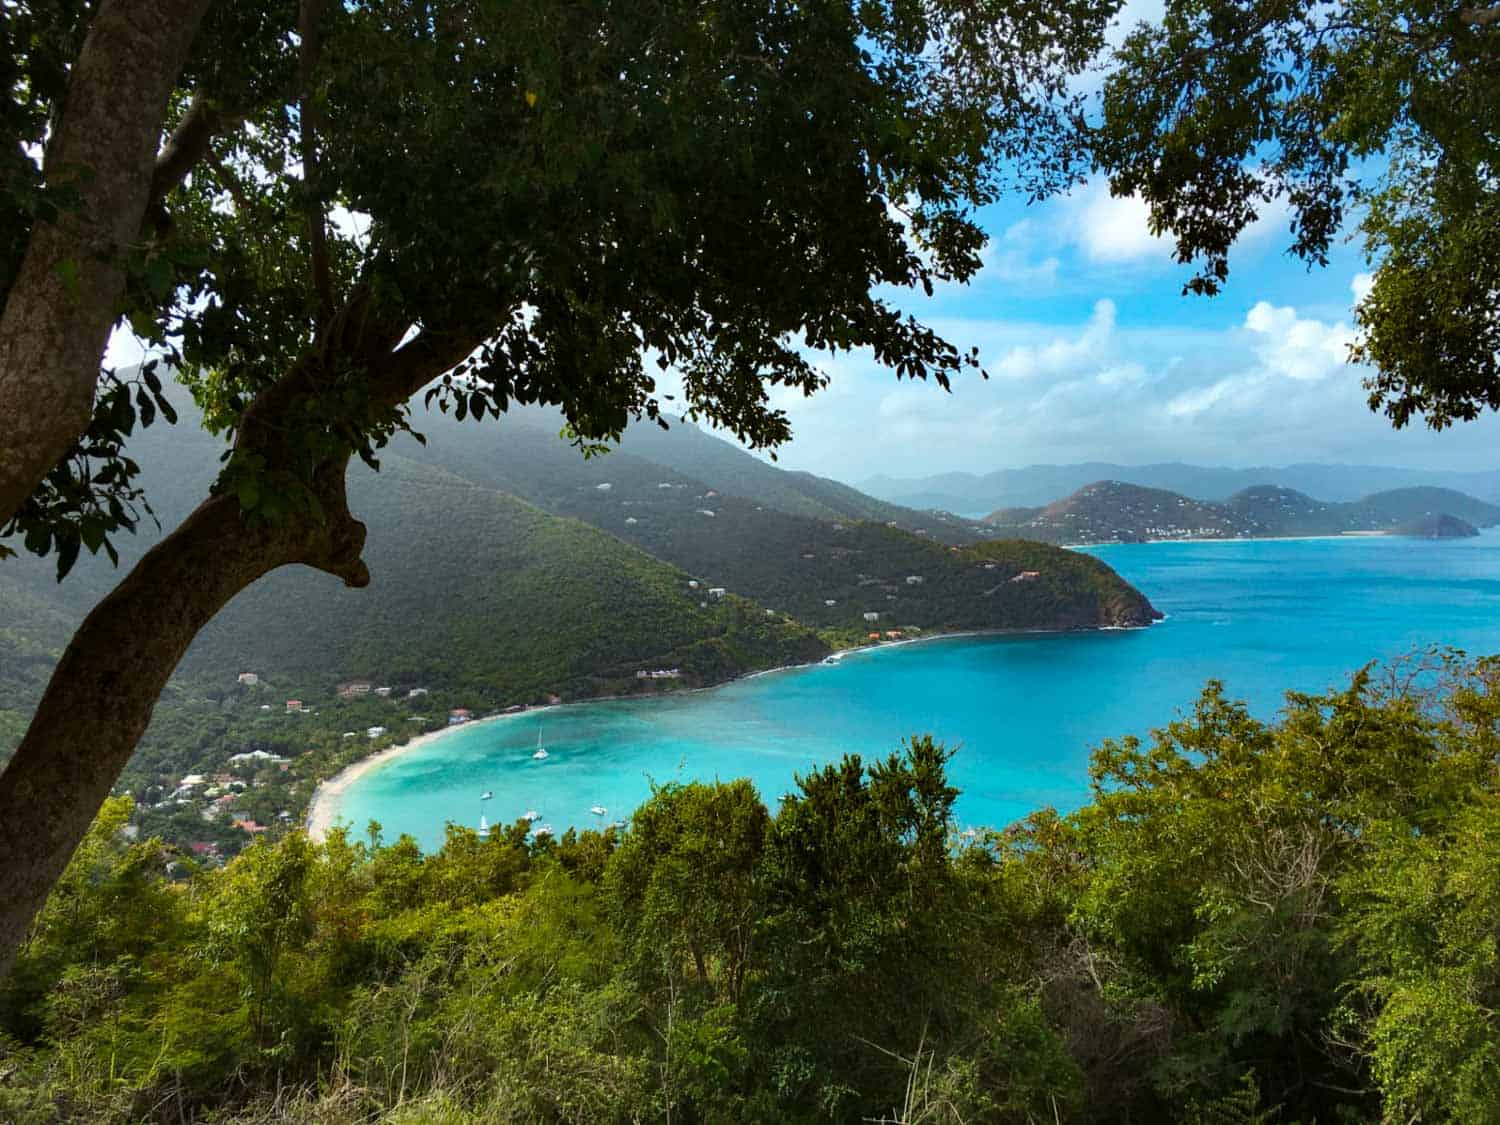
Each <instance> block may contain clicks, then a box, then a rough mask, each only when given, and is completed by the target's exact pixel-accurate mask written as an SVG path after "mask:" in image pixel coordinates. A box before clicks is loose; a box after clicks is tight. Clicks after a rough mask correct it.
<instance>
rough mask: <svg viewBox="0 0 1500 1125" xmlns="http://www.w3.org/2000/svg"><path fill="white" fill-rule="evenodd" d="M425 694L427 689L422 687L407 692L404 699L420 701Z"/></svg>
mask: <svg viewBox="0 0 1500 1125" xmlns="http://www.w3.org/2000/svg"><path fill="white" fill-rule="evenodd" d="M426 694H427V689H426V688H424V687H414V688H412V689H411V691H409V692H407V693H406V698H407V699H421V698H422V697H423V696H425V695H426Z"/></svg>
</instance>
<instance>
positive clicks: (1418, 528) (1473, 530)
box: [1390, 514, 1479, 539]
mask: <svg viewBox="0 0 1500 1125" xmlns="http://www.w3.org/2000/svg"><path fill="white" fill-rule="evenodd" d="M1390 534H1391V535H1402V536H1405V537H1407V538H1409V539H1472V538H1474V537H1475V536H1476V535H1478V534H1479V529H1478V528H1477V527H1475V526H1474V525H1473V524H1472V523H1470V522H1469V521H1468V520H1461V519H1459V518H1458V517H1457V516H1449V515H1443V514H1439V515H1430V516H1419V517H1418V518H1417V519H1414V520H1407V521H1406V522H1405V523H1402V524H1398V525H1397V526H1396V527H1395V528H1393V529H1392V530H1391V532H1390Z"/></svg>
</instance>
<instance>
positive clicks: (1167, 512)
mask: <svg viewBox="0 0 1500 1125" xmlns="http://www.w3.org/2000/svg"><path fill="white" fill-rule="evenodd" d="M982 522H983V524H985V525H986V526H988V527H989V528H991V529H992V531H993V532H994V533H995V534H997V535H1006V536H1016V537H1020V538H1027V539H1036V540H1039V541H1041V542H1045V543H1059V544H1090V543H1147V542H1157V541H1162V540H1174V539H1176V540H1182V539H1281V538H1295V537H1300V536H1322V535H1351V534H1365V535H1369V534H1385V535H1407V536H1416V537H1420V538H1427V539H1449V538H1458V537H1463V536H1466V535H1477V534H1478V528H1481V527H1493V526H1495V525H1497V524H1500V507H1497V506H1496V505H1494V504H1489V503H1486V502H1485V501H1483V500H1478V499H1475V498H1474V497H1472V496H1467V495H1465V494H1464V493H1462V492H1456V491H1454V490H1452V489H1447V488H1427V487H1422V488H1398V489H1391V490H1389V491H1386V492H1377V493H1374V494H1372V495H1369V496H1366V497H1364V498H1363V499H1361V500H1355V501H1347V502H1333V501H1321V500H1315V499H1313V498H1312V497H1311V496H1308V495H1307V494H1306V493H1303V492H1298V491H1296V490H1295V489H1290V488H1281V487H1277V486H1275V485H1257V486H1254V487H1251V488H1246V489H1243V490H1241V491H1239V492H1237V493H1235V494H1234V495H1233V496H1231V497H1229V499H1227V500H1225V501H1222V502H1212V501H1205V500H1195V499H1193V498H1191V497H1189V496H1184V495H1182V494H1181V493H1177V492H1169V491H1167V490H1166V489H1159V488H1145V487H1142V486H1140V485H1135V484H1126V483H1124V482H1123V481H1116V480H1107V481H1098V482H1096V483H1094V484H1089V485H1085V486H1084V487H1083V488H1080V489H1079V490H1078V491H1076V492H1074V493H1073V494H1072V495H1070V496H1066V497H1064V498H1063V499H1061V500H1058V501H1055V502H1054V503H1051V504H1048V505H1046V506H1045V507H1041V508H1002V509H1000V510H998V511H994V512H991V513H990V514H989V515H988V516H986V517H985V518H984V520H983V521H982Z"/></svg>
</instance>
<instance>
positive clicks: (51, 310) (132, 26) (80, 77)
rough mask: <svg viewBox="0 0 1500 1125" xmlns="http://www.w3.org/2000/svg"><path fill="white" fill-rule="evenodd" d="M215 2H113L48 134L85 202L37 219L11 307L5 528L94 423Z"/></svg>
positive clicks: (0, 490) (2, 432)
mask: <svg viewBox="0 0 1500 1125" xmlns="http://www.w3.org/2000/svg"><path fill="white" fill-rule="evenodd" d="M207 9H208V0H104V3H103V4H102V5H101V6H100V8H99V13H98V15H96V16H95V17H94V20H93V23H92V24H91V25H90V27H89V32H88V37H87V38H86V39H85V40H84V44H83V49H82V50H81V51H80V52H79V55H78V61H77V62H76V63H75V65H74V67H73V73H72V76H71V78H70V79H69V83H68V95H67V100H66V103H65V105H64V106H63V111H62V115H61V118H60V120H59V122H58V125H57V130H56V132H55V133H54V134H53V136H52V137H51V139H50V140H49V141H48V142H47V150H46V158H45V173H46V178H47V182H48V184H49V185H53V186H57V185H62V184H71V185H73V186H74V187H76V189H77V191H78V193H79V202H80V204H81V206H80V207H79V208H78V209H77V210H68V211H65V212H63V213H62V214H60V215H59V217H58V220H57V222H56V223H43V222H38V223H37V224H36V225H35V226H34V227H33V228H32V232H31V238H30V241H29V242H28V244H27V247H26V254H25V256H24V257H23V259H22V261H21V267H20V269H19V271H18V272H17V275H16V278H15V281H14V283H13V284H12V285H11V288H10V291H9V293H8V294H6V297H5V309H4V312H3V313H0V525H3V524H4V523H6V522H7V521H8V520H9V519H10V518H11V517H12V516H13V515H15V513H16V511H17V510H18V509H19V508H20V506H21V504H22V503H23V502H24V501H25V499H26V497H27V496H29V495H30V494H31V492H32V490H33V489H35V488H36V486H37V485H38V484H39V483H40V482H41V480H42V478H43V477H45V476H46V475H47V472H48V470H50V469H51V468H52V467H53V466H54V465H56V464H57V462H58V461H59V460H61V458H62V457H63V456H64V455H65V454H66V453H67V451H68V450H69V448H71V446H72V445H73V443H74V442H75V441H76V440H77V439H78V438H79V437H80V436H81V435H82V434H83V432H84V431H85V430H86V429H87V428H88V425H89V418H90V415H91V413H92V410H93V403H94V387H95V384H96V382H97V380H98V376H99V361H100V358H101V357H102V356H103V354H104V348H105V344H106V343H107V342H108V339H109V331H110V328H111V326H112V325H113V324H114V322H115V319H116V316H117V315H118V306H119V301H120V297H121V295H122V294H123V292H124V288H125V270H124V257H125V254H126V252H127V250H128V248H129V246H130V244H131V243H132V242H133V241H135V240H136V239H137V238H138V236H139V234H140V230H141V222H142V219H143V218H144V216H145V212H146V204H147V201H148V199H149V197H150V192H151V184H152V176H153V173H154V172H155V169H156V153H157V145H158V143H159V141H160V139H161V131H162V125H163V122H164V121H165V119H166V111H167V99H168V98H169V97H170V96H171V93H172V89H173V88H174V87H175V86H176V84H177V78H178V75H179V74H180V73H181V72H182V68H183V66H184V65H185V64H186V63H187V60H188V55H189V52H190V50H191V48H192V42H193V37H194V35H195V34H196V33H197V30H198V25H199V24H200V23H201V22H202V20H203V15H204V13H205V12H206V11H207Z"/></svg>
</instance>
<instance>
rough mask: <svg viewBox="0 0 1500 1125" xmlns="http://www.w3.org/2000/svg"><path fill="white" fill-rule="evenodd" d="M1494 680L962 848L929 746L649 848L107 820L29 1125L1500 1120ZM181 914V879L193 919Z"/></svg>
mask: <svg viewBox="0 0 1500 1125" xmlns="http://www.w3.org/2000/svg"><path fill="white" fill-rule="evenodd" d="M1497 674H1500V669H1497V668H1496V666H1495V663H1494V662H1493V661H1484V662H1479V663H1477V664H1466V663H1463V662H1461V661H1458V660H1453V659H1449V660H1444V661H1440V662H1437V663H1435V664H1428V665H1426V666H1423V667H1419V668H1415V669H1413V668H1409V667H1404V668H1396V669H1391V670H1389V671H1388V672H1387V673H1381V672H1378V671H1376V670H1374V669H1367V670H1366V671H1364V672H1361V673H1360V674H1358V675H1357V676H1356V677H1355V678H1354V679H1353V681H1352V682H1351V683H1350V684H1349V686H1348V687H1347V688H1346V689H1344V690H1341V691H1336V692H1331V693H1329V694H1326V695H1321V696H1306V695H1291V696H1289V697H1288V699H1287V706H1286V709H1285V712H1284V714H1283V716H1282V718H1281V719H1280V720H1279V721H1278V722H1277V723H1276V724H1274V725H1269V726H1268V725H1265V724H1263V723H1260V722H1258V721H1256V720H1255V719H1253V718H1252V717H1251V716H1250V715H1248V714H1247V713H1246V712H1245V710H1244V708H1243V706H1241V705H1240V704H1237V703H1235V702H1233V701H1232V700H1229V699H1226V698H1225V697H1224V695H1223V692H1222V690H1221V689H1220V688H1219V687H1218V686H1217V685H1213V684H1211V685H1209V687H1208V689H1207V690H1206V691H1205V693H1204V695H1203V697H1202V698H1201V700H1200V701H1199V703H1198V705H1197V707H1196V709H1195V710H1194V712H1193V713H1192V714H1191V715H1190V716H1187V717H1185V718H1182V719H1180V720H1178V721H1176V722H1174V723H1171V724H1169V725H1168V726H1167V727H1165V728H1163V729H1162V730H1160V731H1159V732H1157V733H1156V735H1155V736H1154V738H1153V740H1152V741H1151V742H1150V743H1149V744H1148V743H1142V742H1138V741H1134V740H1127V741H1123V742H1118V743H1116V742H1110V743H1106V744H1105V745H1104V746H1102V747H1100V748H1099V750H1098V751H1097V753H1096V754H1095V756H1094V759H1093V776H1094V780H1095V791H1094V799H1093V801H1092V803H1091V804H1089V805H1087V806H1085V807H1084V808H1082V809H1081V810H1079V811H1078V812H1077V813H1075V814H1073V815H1071V816H1068V817H1059V816H1058V815H1057V814H1055V813H1052V812H1050V811H1046V810H1043V811H1039V812H1038V813H1036V814H1034V815H1033V816H1031V817H1029V818H1028V819H1027V820H1025V821H1023V822H1021V823H1019V824H1016V825H1012V826H1010V827H1009V828H1007V829H1005V830H1003V831H1000V832H994V833H990V834H989V835H988V836H986V837H985V838H983V839H981V840H978V841H969V842H965V841H962V840H960V839H958V838H956V837H955V836H954V835H953V826H952V820H951V816H950V810H951V807H952V802H953V799H954V797H955V796H956V793H955V791H954V790H953V788H952V787H951V786H949V785H948V784H947V781H946V778H945V775H944V768H943V767H944V763H945V761H946V759H947V754H946V752H945V751H944V750H943V749H942V748H941V747H938V746H936V745H934V744H933V743H932V742H931V741H930V740H928V739H924V738H917V739H913V740H912V741H911V742H910V743H909V744H908V745H907V746H906V747H904V748H903V751H902V752H901V753H899V754H894V755H890V756H887V757H885V758H882V759H879V760H875V761H872V762H869V763H866V762H863V761H861V760H860V759H859V758H857V757H854V756H850V757H847V758H845V759H844V760H843V761H842V762H839V763H834V764H830V765H828V766H826V767H824V768H822V769H819V770H817V771H815V772H813V773H811V774H809V775H808V776H806V777H804V778H801V779H800V780H799V782H798V785H797V788H796V790H795V791H794V792H792V793H789V794H787V795H785V796H784V797H783V798H782V799H781V801H780V802H779V806H778V807H777V809H776V810H775V811H774V812H773V811H771V810H769V809H767V808H766V806H765V805H764V804H763V803H762V802H761V800H760V798H759V796H758V795H757V794H756V793H755V791H754V789H753V788H751V787H750V786H749V785H748V784H747V783H745V782H728V783H712V784H691V785H680V786H679V785H674V786H668V787H665V788H663V789H661V790H659V791H658V792H657V793H656V794H655V795H654V796H653V798H652V799H651V800H650V801H649V802H648V803H647V804H646V805H644V806H643V807H642V808H641V809H640V810H638V811H637V812H636V814H635V816H634V818H633V819H632V821H631V823H630V825H629V827H628V828H627V829H626V830H625V831H624V832H623V833H620V832H617V831H616V830H614V829H610V830H608V831H606V832H604V833H598V832H586V833H584V834H582V835H576V834H574V833H572V832H570V833H568V834H567V835H566V836H564V837H563V838H562V839H560V840H556V841H550V840H544V841H541V842H534V841H533V842H530V843H528V837H527V833H526V825H525V824H524V822H522V823H520V824H517V825H515V826H512V827H511V828H509V829H502V830H498V831H496V832H494V833H493V834H492V835H491V836H490V838H489V839H488V840H480V839H478V838H477V837H476V836H475V835H474V834H473V833H472V832H469V831H467V830H465V829H462V828H457V827H455V828H451V829H450V830H449V834H448V838H447V841H446V843H445V844H444V846H443V847H442V848H441V849H440V850H438V851H436V852H434V853H433V854H431V855H425V856H424V855H423V854H422V853H421V852H420V851H419V850H418V849H417V848H416V846H415V845H414V844H413V843H412V841H410V840H409V839H406V838H403V839H401V840H397V841H395V842H391V843H387V842H385V841H384V840H383V839H382V837H381V834H380V831H379V827H378V826H376V825H372V826H371V829H370V832H369V835H368V839H367V840H362V841H356V840H354V839H351V838H350V837H348V836H347V835H345V834H344V833H342V832H336V833H334V834H333V835H332V836H331V837H330V838H329V839H328V841H327V842H326V843H324V844H322V845H318V846H316V847H315V846H313V845H310V844H309V843H308V842H307V841H306V840H305V839H304V838H302V837H301V836H300V835H292V836H288V837H287V838H285V839H284V840H282V841H280V842H279V843H274V844H273V843H267V842H261V843H258V844H256V845H255V846H254V847H252V848H251V849H250V850H249V851H248V852H246V853H245V854H244V855H242V856H240V857H239V858H238V859H236V860H234V861H233V862H231V863H230V864H229V865H228V866H227V867H225V868H223V869H213V868H208V869H197V868H196V867H195V865H193V864H192V863H190V862H189V861H188V860H186V859H185V858H183V857H180V856H177V855H175V854H174V852H173V851H172V849H170V848H169V847H166V846H164V845H161V844H160V843H157V842H146V843H133V842H131V841H129V840H127V839H125V838H124V837H123V836H122V835H121V832H120V829H121V827H122V826H123V825H124V824H125V822H126V821H127V820H128V819H129V817H130V806H129V802H128V801H127V800H116V801H112V802H110V803H109V804H108V805H107V806H106V808H105V810H104V813H103V814H102V815H101V817H100V820H99V821H98V823H97V824H96V825H95V827H94V830H93V831H92V832H91V833H90V835H89V837H88V839H87V840H86V842H85V844H84V846H83V848H81V849H80V851H79V853H78V855H77V856H76V857H75V859H74V861H73V864H72V866H71V867H70V868H69V870H68V873H67V875H66V876H65V878H64V879H63V881H62V883H61V884H60V885H59V887H58V889H57V890H56V891H55V892H54V894H53V897H52V899H51V901H50V902H49V904H48V907H47V909H46V911H45V912H44V913H43V915H42V917H41V918H40V919H39V921H38V924H37V926H36V929H35V931H34V934H33V937H32V939H31V941H30V943H29V944H28V946H27V948H26V950H25V952H24V954H23V956H22V958H21V960H20V961H19V963H18V966H17V970H16V972H15V974H14V975H13V976H12V977H11V978H10V980H9V981H8V983H7V985H6V987H5V990H4V991H3V993H0V1029H3V1034H4V1036H6V1038H3V1039H0V1044H3V1046H0V1051H3V1052H4V1066H3V1068H0V1074H3V1077H0V1113H4V1114H5V1116H6V1117H7V1119H13V1120H17V1121H33V1120H35V1121H42V1120H46V1121H57V1120H63V1121H71V1120H79V1121H82V1120H88V1121H114V1120H118V1121H127V1120H131V1121H133V1120H143V1119H146V1120H156V1119H160V1120H176V1119H178V1118H179V1117H182V1116H199V1115H202V1116H208V1115H210V1114H212V1115H215V1116H214V1119H216V1120H223V1121H233V1122H241V1123H244V1125H251V1123H255V1122H273V1121H275V1122H282V1121H287V1122H289V1121H294V1120H312V1119H316V1120H321V1121H328V1122H340V1123H342V1122H350V1123H351V1125H352V1122H355V1121H371V1120H379V1121H386V1122H402V1121H414V1120H421V1121H432V1120H443V1121H455V1122H471V1121H472V1122H478V1121H483V1120H496V1119H504V1120H519V1121H575V1122H584V1121H589V1122H597V1121H621V1122H624V1121H638V1120H656V1119H665V1118H666V1117H667V1116H669V1115H670V1116H671V1117H673V1118H674V1119H678V1120H692V1121H703V1122H731V1121H745V1120H778V1121H815V1120H835V1121H850V1122H853V1121H861V1120H899V1121H906V1122H917V1121H924V1122H955V1123H956V1122H959V1121H967V1120H985V1121H997V1122H1016V1123H1018V1125H1019V1123H1021V1122H1033V1121H1039V1120H1053V1121H1075V1122H1102V1121H1119V1120H1150V1121H1169V1122H1180V1123H1182V1125H1189V1123H1193V1125H1206V1123H1210V1122H1212V1123H1215V1125H1218V1123H1226V1125H1227V1123H1229V1122H1235V1123H1246V1125H1248V1123H1252V1122H1255V1123H1261V1122H1271V1121H1282V1120H1300V1121H1313V1120H1318V1121H1323V1120H1337V1121H1376V1120H1386V1119H1401V1120H1412V1119H1420V1120H1424V1121H1453V1122H1469V1121H1483V1120H1490V1119H1492V1118H1493V1117H1495V1115H1496V1112H1497V1109H1500V1086H1497V1082H1496V1074H1497V1069H1496V1050H1497V1044H1500V1026H1497V1025H1496V1022H1495V1012H1496V1010H1497V1006H1500V1004H1497V1001H1500V972H1497V967H1496V966H1497V961H1496V954H1495V934H1496V933H1497V926H1500V895H1497V888H1500V869H1497V860H1496V856H1497V855H1500V847H1497V845H1500V828H1497V825H1500V804H1497V801H1496V783H1497V775H1496V772H1495V771H1496V762H1497V760H1500V735H1497V730H1500V705H1497V700H1500V694H1497V691H1496V686H1497ZM174 879H175V880H176V881H174Z"/></svg>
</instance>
